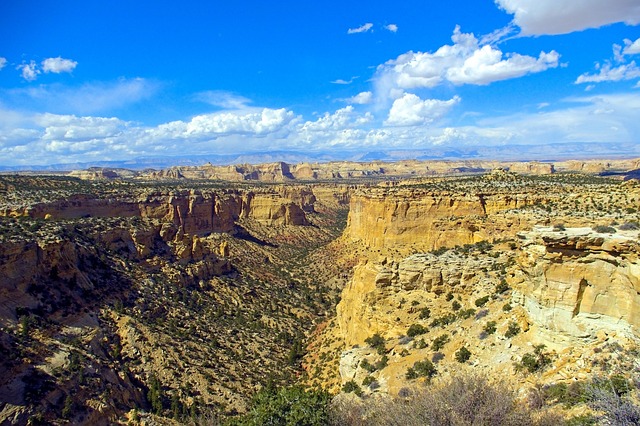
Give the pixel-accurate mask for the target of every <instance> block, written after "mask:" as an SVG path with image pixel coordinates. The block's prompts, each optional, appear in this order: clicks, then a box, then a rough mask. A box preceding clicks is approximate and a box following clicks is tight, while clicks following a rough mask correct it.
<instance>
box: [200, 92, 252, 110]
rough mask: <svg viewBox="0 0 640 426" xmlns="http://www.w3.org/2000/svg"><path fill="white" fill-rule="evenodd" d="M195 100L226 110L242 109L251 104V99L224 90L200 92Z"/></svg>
mask: <svg viewBox="0 0 640 426" xmlns="http://www.w3.org/2000/svg"><path fill="white" fill-rule="evenodd" d="M194 98H195V99H196V100H198V101H200V102H204V103H207V104H209V105H213V106H217V107H220V108H224V109H241V108H245V107H246V106H247V105H248V104H250V103H251V99H248V98H245V97H244V96H239V95H235V94H233V93H230V92H226V91H223V90H208V91H206V92H200V93H198V94H196V95H195V96H194Z"/></svg>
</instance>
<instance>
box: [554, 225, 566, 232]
mask: <svg viewBox="0 0 640 426" xmlns="http://www.w3.org/2000/svg"><path fill="white" fill-rule="evenodd" d="M566 229H567V228H565V226H564V223H556V224H555V225H553V230H554V231H556V232H560V231H565V230H566Z"/></svg>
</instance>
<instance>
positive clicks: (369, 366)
mask: <svg viewBox="0 0 640 426" xmlns="http://www.w3.org/2000/svg"><path fill="white" fill-rule="evenodd" d="M360 367H362V368H364V369H365V370H367V371H368V372H369V373H373V372H374V371H376V366H375V365H373V364H371V363H370V362H369V360H368V359H366V358H365V359H363V360H362V362H361V363H360Z"/></svg>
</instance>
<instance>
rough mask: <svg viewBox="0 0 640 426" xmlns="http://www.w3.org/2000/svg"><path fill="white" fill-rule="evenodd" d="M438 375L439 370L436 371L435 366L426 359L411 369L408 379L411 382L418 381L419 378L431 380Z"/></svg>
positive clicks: (408, 372) (417, 362)
mask: <svg viewBox="0 0 640 426" xmlns="http://www.w3.org/2000/svg"><path fill="white" fill-rule="evenodd" d="M437 373H438V370H436V367H435V365H433V363H432V362H431V361H429V360H428V359H425V360H424V361H416V362H415V363H414V364H413V367H409V369H408V370H407V374H406V377H407V379H409V380H411V379H417V378H418V377H426V378H427V379H428V380H430V379H431V378H432V377H433V376H435V375H436V374H437Z"/></svg>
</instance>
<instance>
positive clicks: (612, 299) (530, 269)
mask: <svg viewBox="0 0 640 426" xmlns="http://www.w3.org/2000/svg"><path fill="white" fill-rule="evenodd" d="M523 237H525V238H526V240H525V242H524V250H523V251H522V253H521V255H520V257H519V259H518V267H517V268H516V269H515V271H514V273H513V275H512V276H511V277H510V279H509V281H510V283H511V285H512V286H513V288H514V289H515V290H516V291H515V292H514V296H513V301H514V303H517V304H520V305H522V306H523V307H524V308H525V309H526V311H527V312H528V314H529V317H530V319H531V322H532V323H533V325H535V326H536V328H537V332H538V336H539V338H540V339H541V340H542V341H544V342H545V343H547V344H548V345H549V346H553V347H566V346H569V345H572V344H575V343H577V342H584V341H585V340H587V341H588V340H593V339H595V338H596V337H597V335H598V333H599V332H602V331H604V332H606V333H611V332H615V333H620V334H622V335H627V336H630V337H632V336H636V337H638V336H639V335H640V329H639V328H638V327H639V326H640V314H639V312H640V294H639V292H640V263H639V262H638V251H639V246H638V243H637V241H634V240H632V239H630V238H626V237H624V236H611V235H605V234H597V233H593V232H592V231H591V230H590V229H589V228H578V229H576V228H571V229H567V231H566V232H552V231H551V230H550V229H548V228H544V229H538V230H535V231H533V232H531V233H525V234H523Z"/></svg>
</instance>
